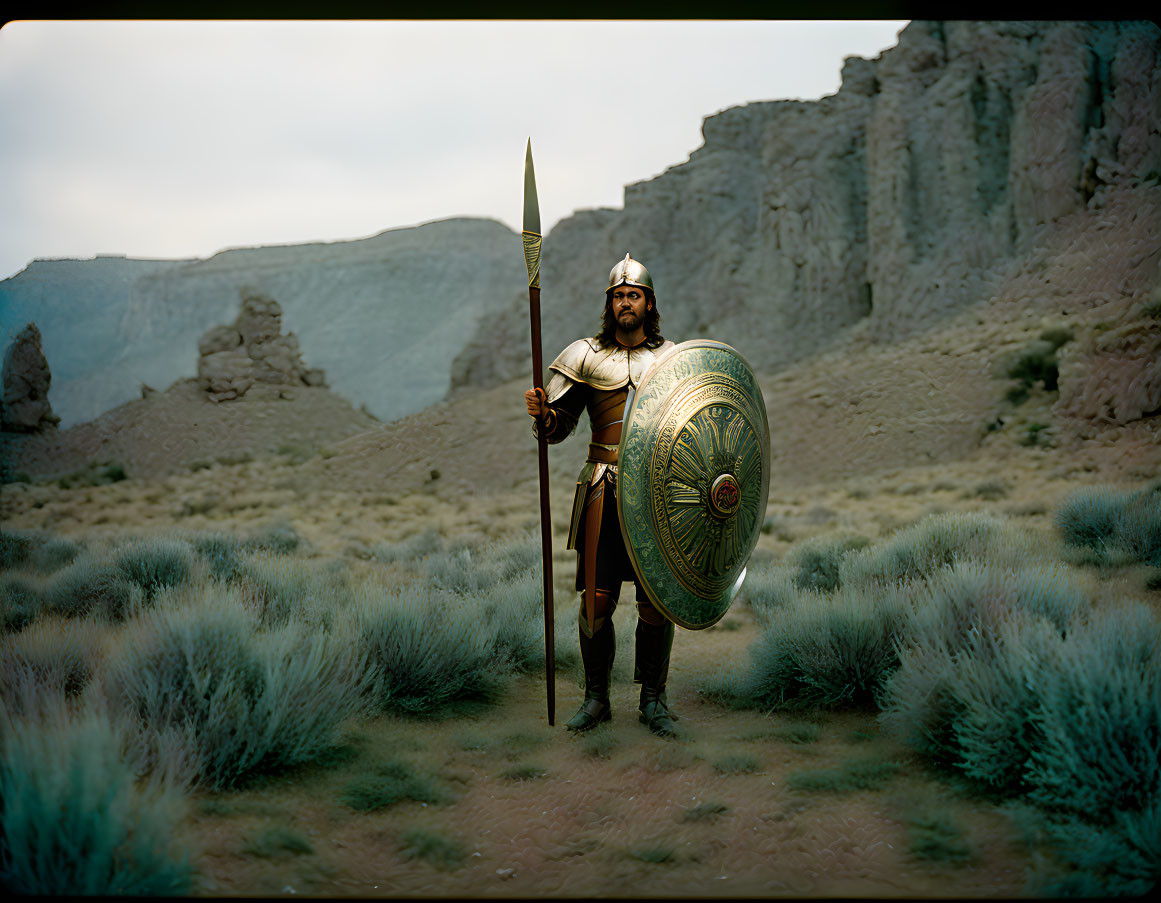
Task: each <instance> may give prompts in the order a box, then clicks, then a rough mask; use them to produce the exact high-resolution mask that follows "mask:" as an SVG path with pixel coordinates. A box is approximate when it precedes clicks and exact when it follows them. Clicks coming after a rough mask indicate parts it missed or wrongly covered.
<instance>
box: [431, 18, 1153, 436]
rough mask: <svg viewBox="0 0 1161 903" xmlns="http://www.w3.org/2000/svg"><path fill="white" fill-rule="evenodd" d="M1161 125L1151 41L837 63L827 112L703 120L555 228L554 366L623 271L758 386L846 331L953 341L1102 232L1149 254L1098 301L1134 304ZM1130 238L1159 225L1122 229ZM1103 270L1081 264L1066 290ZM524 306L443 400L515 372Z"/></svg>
mask: <svg viewBox="0 0 1161 903" xmlns="http://www.w3.org/2000/svg"><path fill="white" fill-rule="evenodd" d="M1159 123H1161V29H1158V27H1157V26H1156V25H1155V24H1152V23H1148V22H1076V21H1073V22H1014V21H1012V22H924V21H915V22H912V23H911V24H910V25H909V26H908V27H907V28H906V29H904V30H903V32H902V33H901V34H900V38H899V43H898V45H897V46H896V47H894V48H892V49H890V50H887V51H885V52H884V53H883V54H882V55H881V56H880V57H879V58H877V59H875V60H865V59H859V58H855V57H852V58H848V60H847V61H846V65H845V66H844V68H843V73H842V87H841V89H840V90H839V91H838V92H837V93H836V94H834V95H832V96H829V97H824V98H822V99H821V100H818V101H813V102H802V101H775V102H766V103H751V104H747V105H745V106H742V107H735V108H733V109H729V110H725V111H724V112H721V113H718V114H716V115H714V116H710V117H707V118H706V120H705V122H704V124H703V128H702V133H703V136H704V144H703V145H702V146H701V147H700V148H698V149H697V150H696V151H694V152H693V153H692V154H691V155H690V158H689V161H688V162H686V163H683V164H681V165H678V166H674V167H672V168H670V169H669V170H667V171H666V172H664V173H662V174H661V175H659V176H657V177H656V178H653V179H650V180H648V181H645V182H641V183H637V184H635V185H629V186H627V187H626V189H625V203H624V209H623V210H607V209H606V210H593V211H582V212H579V213H577V214H575V215H574V216H572V217H569V218H568V219H565V220H563V221H561V222H560V223H559V224H558V225H557V226H556V227H554V228H553V229H552V231H551V232H550V233H549V235H547V236H546V237H545V240H544V255H543V259H542V263H541V275H542V284H543V286H544V291H545V294H544V298H545V301H544V304H545V315H544V329H543V341H544V353H545V355H546V359H547V360H551V359H552V356H553V355H555V354H556V353H557V351H558V350H559V349H561V348H563V347H564V346H565V345H566V344H567V343H568V342H569V341H571V340H572V339H573V338H575V337H576V336H578V335H586V334H588V335H591V334H593V333H594V332H595V331H596V329H597V327H598V320H599V316H600V311H601V307H602V304H603V298H602V293H603V290H604V285H603V284H602V277H603V276H604V274H605V273H607V272H608V270H609V267H610V266H611V265H612V263H613V262H614V261H616V260H618V259H619V258H621V257H622V256H624V254H625V252H626V251H631V252H632V253H633V256H634V257H636V258H638V259H640V260H641V261H643V262H644V263H645V264H646V265H647V266H648V267H649V269H650V272H651V273H652V275H653V278H654V281H655V283H656V286H657V296H658V308H659V310H660V312H661V316H662V331H663V332H664V334H665V335H666V336H667V337H668V338H672V339H675V340H678V341H680V340H683V339H691V338H698V337H701V336H710V337H713V338H718V339H721V340H722V341H726V342H729V343H730V344H733V345H735V346H736V347H738V348H739V349H742V350H743V351H744V353H745V355H746V356H747V357H748V358H749V359H750V361H751V363H752V364H753V365H754V366H755V368H757V369H758V370H759V371H771V370H776V369H778V368H780V367H782V366H784V365H786V364H789V363H791V362H794V361H796V360H800V359H803V358H805V357H808V356H811V355H813V354H816V353H819V352H820V351H823V350H825V349H826V348H827V347H828V346H832V345H833V344H834V343H836V342H839V341H841V340H842V339H843V337H844V335H845V332H844V329H845V328H846V327H850V326H853V325H856V324H858V325H859V327H860V334H861V335H862V336H864V337H866V338H867V339H869V340H871V341H873V342H879V343H886V342H895V341H898V340H900V339H905V338H907V337H909V336H914V335H916V334H918V333H919V332H921V331H923V330H925V329H928V328H930V327H932V326H936V325H938V324H940V323H942V322H945V321H946V320H947V319H948V318H949V317H950V316H952V315H955V314H957V313H959V312H960V311H962V310H964V309H965V308H967V307H968V306H970V305H973V304H976V303H982V302H988V301H989V299H991V298H993V297H995V296H996V295H997V294H998V293H1001V292H1002V291H1003V290H1004V289H1003V286H1005V285H1006V284H1008V282H1009V281H1010V280H1012V279H1013V278H1017V277H1021V276H1022V275H1024V274H1025V273H1026V272H1027V271H1028V267H1029V266H1030V265H1031V264H1030V261H1033V260H1036V259H1039V257H1042V256H1043V251H1044V250H1045V249H1046V248H1049V247H1058V246H1060V244H1061V241H1060V235H1061V233H1062V232H1067V231H1068V230H1074V229H1080V230H1082V231H1083V230H1090V229H1094V228H1107V230H1108V231H1107V233H1106V235H1107V241H1108V243H1109V245H1110V246H1111V247H1113V248H1114V249H1117V248H1119V245H1120V244H1123V243H1124V242H1123V240H1122V238H1121V236H1122V235H1124V234H1125V232H1126V231H1131V232H1132V233H1133V234H1137V233H1139V232H1140V233H1143V234H1145V235H1147V236H1149V238H1148V239H1147V245H1148V246H1145V247H1137V248H1134V249H1132V250H1131V252H1127V253H1125V254H1123V255H1122V254H1120V253H1119V251H1118V252H1117V253H1116V254H1114V255H1112V256H1111V258H1110V259H1112V258H1115V259H1116V260H1117V261H1118V264H1117V265H1118V266H1121V265H1123V266H1122V267H1121V268H1120V269H1118V270H1116V271H1115V272H1113V271H1112V270H1111V269H1110V272H1109V277H1110V278H1109V280H1108V281H1109V283H1110V294H1109V295H1108V296H1107V297H1105V298H1104V299H1103V302H1108V303H1110V304H1114V305H1129V306H1132V305H1134V304H1136V305H1139V304H1140V303H1143V301H1144V298H1145V296H1146V295H1147V294H1148V292H1149V291H1151V290H1152V287H1153V285H1154V284H1155V280H1156V278H1157V275H1158V263H1159V261H1161V254H1159V252H1161V217H1158V215H1157V206H1156V204H1155V203H1154V202H1153V201H1152V200H1150V199H1151V198H1155V196H1156V194H1157V192H1158V191H1159V190H1161V189H1159V188H1158V179H1159V178H1161V125H1159ZM1125 217H1130V218H1131V217H1137V218H1138V219H1139V218H1141V217H1148V218H1150V219H1151V223H1149V224H1146V227H1145V228H1143V229H1141V228H1138V227H1140V226H1141V223H1139V222H1137V223H1135V225H1134V227H1133V229H1132V230H1126V229H1124V228H1122V227H1123V226H1125V225H1127V223H1128V221H1127V220H1125V219H1124V218H1125ZM1134 240H1135V239H1134ZM1104 265H1105V264H1104V263H1103V262H1102V261H1101V260H1099V259H1098V260H1094V259H1090V258H1088V257H1085V258H1083V259H1082V258H1080V257H1077V259H1076V260H1075V261H1074V265H1070V266H1066V267H1063V270H1062V271H1063V272H1071V273H1072V274H1073V275H1075V273H1076V272H1077V271H1080V270H1083V269H1084V268H1086V267H1087V268H1092V267H1098V268H1099V267H1102V266H1104ZM1070 267H1071V268H1070ZM1035 290H1036V291H1041V292H1043V291H1049V292H1051V290H1052V289H1051V287H1045V286H1043V285H1042V284H1039V285H1038V286H1037V288H1036V289H1035ZM1103 302H1102V303H1103ZM519 303H520V302H519V301H518V300H517V301H514V302H513V304H512V305H511V308H510V310H509V312H508V314H507V315H505V316H500V317H495V318H492V319H490V320H488V321H487V322H485V323H484V324H483V326H482V329H481V331H480V332H479V333H478V335H477V336H476V337H475V338H474V339H473V340H472V341H471V342H470V343H469V345H468V346H467V348H466V349H465V350H464V351H463V352H462V353H461V354H460V355H459V357H458V358H457V359H456V361H455V363H454V365H453V385H454V386H468V385H487V384H490V383H494V382H497V381H501V380H506V379H514V378H517V377H519V376H521V375H522V374H524V373H525V372H526V370H527V361H526V357H527V348H526V344H527V325H526V323H525V319H526V316H525V315H524V314H523V313H522V311H521V310H520V308H519ZM1110 340H1112V339H1111V338H1110ZM1125 341H1126V342H1128V339H1126V340H1125ZM1141 342H1143V343H1144V344H1141V343H1140V342H1137V340H1136V339H1134V340H1133V342H1132V343H1129V344H1126V345H1125V349H1124V354H1123V355H1120V352H1117V355H1120V359H1122V360H1123V367H1124V368H1125V370H1126V375H1125V377H1124V378H1123V379H1121V378H1118V379H1117V380H1115V381H1114V382H1115V383H1116V385H1117V386H1121V385H1122V384H1123V385H1124V387H1125V388H1124V392H1127V393H1129V395H1133V399H1135V400H1133V399H1130V398H1129V396H1128V395H1125V396H1124V397H1123V398H1120V400H1118V401H1115V402H1109V403H1110V404H1112V407H1113V409H1116V410H1118V411H1121V410H1123V411H1125V412H1129V411H1133V410H1136V409H1138V408H1141V407H1142V406H1144V408H1145V409H1146V410H1148V405H1150V404H1152V403H1153V402H1152V401H1151V398H1152V395H1151V394H1150V392H1151V391H1152V390H1149V391H1145V390H1143V389H1141V390H1139V389H1138V388H1136V387H1138V386H1140V385H1144V384H1148V385H1152V383H1151V382H1149V379H1150V378H1149V377H1147V376H1145V375H1143V374H1144V371H1145V370H1147V369H1148V367H1149V366H1153V365H1152V364H1150V363H1148V361H1149V356H1150V354H1152V351H1151V350H1150V349H1151V348H1152V346H1151V345H1150V344H1149V342H1148V340H1147V339H1142V340H1141ZM1130 345H1131V347H1130ZM1094 354H1099V352H1098V351H1096V350H1095V349H1094ZM1117 355H1113V357H1116V356H1117ZM1107 356H1108V355H1106V357H1107ZM1110 359H1111V358H1110ZM1154 360H1155V358H1154ZM1129 361H1134V362H1136V363H1129ZM1129 370H1132V373H1133V375H1131V376H1130V375H1128V374H1129ZM1068 377H1069V378H1074V375H1073V374H1071V373H1070V374H1068ZM1063 378H1064V375H1062V379H1063ZM1091 378H1092V379H1093V380H1098V381H1100V380H1103V379H1104V376H1103V375H1101V374H1093V375H1092V377H1091ZM1086 379H1088V377H1086ZM1142 380H1143V381H1144V382H1142ZM1102 385H1104V383H1103V382H1102ZM1130 386H1132V387H1134V388H1132V389H1130V388H1129V387H1130ZM1106 388H1107V389H1108V391H1111V392H1114V393H1116V394H1118V397H1119V396H1120V394H1121V389H1114V388H1113V385H1112V383H1110V384H1109V385H1108V386H1107V387H1106ZM1065 391H1071V390H1066V388H1065V387H1064V386H1063V385H1062V392H1065ZM1083 391H1084V390H1082V389H1077V392H1080V393H1082V394H1083ZM1140 392H1144V394H1143V395H1141V397H1140V398H1139V399H1137V398H1136V394H1140ZM1134 393H1136V394H1134ZM1117 416H1122V415H1117ZM1125 416H1127V414H1126V415H1125Z"/></svg>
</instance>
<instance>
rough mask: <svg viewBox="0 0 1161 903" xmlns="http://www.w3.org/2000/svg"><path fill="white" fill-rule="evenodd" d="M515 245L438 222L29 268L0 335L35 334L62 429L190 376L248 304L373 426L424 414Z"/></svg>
mask: <svg viewBox="0 0 1161 903" xmlns="http://www.w3.org/2000/svg"><path fill="white" fill-rule="evenodd" d="M519 248H520V239H519V236H516V235H514V234H513V233H512V232H511V230H509V229H508V228H507V227H505V226H503V225H501V224H500V223H497V222H494V221H490V220H468V219H452V220H445V221H441V222H434V223H428V224H426V225H423V226H417V227H414V228H407V229H394V230H389V231H387V232H383V233H380V234H379V235H375V236H373V237H371V238H367V239H362V240H359V241H346V242H331V243H321V244H301V245H285V246H272V247H261V248H243V249H235V250H228V251H223V252H221V253H219V254H215V255H214V256H213V257H211V258H209V259H207V260H192V261H138V260H127V259H124V258H108V257H102V258H98V259H96V260H92V261H78V260H69V261H33V262H32V263H31V264H30V265H29V266H28V267H26V268H25V269H24V270H23V271H21V272H20V273H18V274H17V275H16V276H13V277H12V278H10V279H6V280H4V281H3V282H0V334H4V335H8V334H9V333H11V334H13V335H14V334H15V333H16V332H18V331H19V330H20V329H21V328H23V326H24V325H25V323H27V322H29V321H35V322H36V323H37V325H38V327H39V328H40V330H41V333H42V335H43V337H44V348H45V353H46V356H47V357H48V362H49V366H50V367H51V368H52V371H53V386H52V405H53V409H54V410H55V411H56V412H57V413H58V414H59V415H60V417H61V421H62V426H66V427H67V426H71V425H73V424H76V423H79V422H83V421H86V420H90V419H92V418H93V417H96V416H97V415H99V414H101V413H103V412H104V411H107V410H109V409H110V408H112V407H114V406H116V405H119V404H122V403H124V402H127V401H129V400H131V399H133V398H136V397H137V396H138V395H139V394H140V389H141V384H142V383H146V384H148V385H150V386H153V387H155V388H158V389H162V388H165V387H167V386H169V385H170V384H171V383H173V382H174V381H175V380H178V379H183V378H188V377H192V376H193V375H194V372H195V365H196V362H197V351H196V341H197V337H198V336H199V335H201V334H202V332H204V331H205V330H206V329H207V328H208V327H210V326H212V325H214V324H215V323H219V322H221V321H222V320H223V319H224V318H226V317H227V315H228V314H230V313H231V312H232V311H233V310H234V309H235V308H236V307H237V304H238V300H239V296H240V294H243V293H245V292H247V291H257V292H260V293H262V294H266V295H269V296H270V297H273V298H275V299H276V300H277V301H278V302H279V303H280V304H281V305H282V309H283V311H284V314H285V318H286V322H287V326H288V328H290V329H292V330H293V331H294V332H295V333H296V334H297V335H298V337H299V340H300V341H301V344H302V350H303V352H304V354H305V355H306V356H307V358H308V359H309V360H311V361H312V363H313V364H314V366H318V367H322V368H323V369H325V370H326V371H327V373H328V375H329V378H330V381H331V385H332V386H333V387H334V389H335V391H337V392H339V393H340V394H342V395H343V396H344V397H346V398H348V399H350V400H351V401H353V402H354V403H355V404H356V405H366V406H367V408H368V409H369V410H370V411H371V412H372V413H374V414H375V416H377V417H379V418H381V419H393V418H396V417H401V416H403V415H404V414H408V413H411V412H412V411H417V410H420V409H422V408H424V407H425V406H427V405H429V404H431V403H433V402H434V401H437V400H438V399H439V398H440V397H442V396H443V394H444V393H445V392H446V391H447V389H448V387H449V384H450V376H449V373H450V361H451V360H452V358H454V357H455V355H456V354H457V353H458V352H459V351H460V350H461V349H462V347H463V344H464V342H465V341H466V339H467V335H468V334H470V333H471V331H472V330H473V329H474V328H475V325H476V322H477V320H479V319H480V318H481V317H484V316H486V315H488V314H489V313H494V312H495V311H496V310H498V309H499V308H500V307H501V306H502V305H503V303H505V302H506V301H507V300H508V299H509V297H510V296H512V295H513V294H517V293H519V290H520V287H521V286H522V285H523V284H524V281H525V277H524V265H523V263H522V259H521V256H520V251H519Z"/></svg>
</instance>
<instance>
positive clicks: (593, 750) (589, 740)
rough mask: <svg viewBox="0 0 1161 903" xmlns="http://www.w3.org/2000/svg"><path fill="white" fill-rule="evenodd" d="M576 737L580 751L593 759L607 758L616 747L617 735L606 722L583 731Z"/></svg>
mask: <svg viewBox="0 0 1161 903" xmlns="http://www.w3.org/2000/svg"><path fill="white" fill-rule="evenodd" d="M577 739H578V740H579V742H580V748H581V752H583V753H584V754H585V755H586V756H592V757H593V758H594V759H609V758H611V757H612V755H613V753H614V752H615V751H616V749H617V735H616V734H614V733H613V732H612V730H610V729H609V727H608V725H607V724H606V725H601V726H598V727H596V728H594V729H593V730H590V731H585V732H584V733H582V734H581V735H580V736H579V737H578V738H577Z"/></svg>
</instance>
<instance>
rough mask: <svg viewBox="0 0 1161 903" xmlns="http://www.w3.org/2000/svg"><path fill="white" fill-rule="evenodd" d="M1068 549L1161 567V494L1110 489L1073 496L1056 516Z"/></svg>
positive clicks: (1152, 489) (1093, 489) (1091, 489)
mask: <svg viewBox="0 0 1161 903" xmlns="http://www.w3.org/2000/svg"><path fill="white" fill-rule="evenodd" d="M1056 526H1057V529H1058V530H1059V531H1060V534H1061V537H1062V538H1063V540H1064V542H1065V544H1066V545H1069V546H1075V547H1082V548H1089V549H1092V550H1094V551H1096V552H1097V553H1098V555H1099V556H1100V557H1101V558H1104V557H1106V556H1107V555H1108V553H1109V552H1111V551H1119V552H1122V553H1124V554H1125V555H1126V556H1127V557H1129V558H1130V559H1132V560H1135V561H1140V562H1143V563H1145V564H1152V565H1154V566H1159V565H1161V491H1158V489H1157V488H1156V487H1155V486H1149V487H1146V488H1144V489H1141V490H1137V491H1118V490H1115V489H1112V488H1110V487H1107V486H1096V487H1089V488H1087V489H1081V490H1079V491H1077V492H1074V493H1072V494H1071V495H1070V496H1068V498H1067V499H1066V500H1065V501H1064V503H1063V504H1062V505H1061V506H1060V508H1059V509H1058V510H1057V512H1056Z"/></svg>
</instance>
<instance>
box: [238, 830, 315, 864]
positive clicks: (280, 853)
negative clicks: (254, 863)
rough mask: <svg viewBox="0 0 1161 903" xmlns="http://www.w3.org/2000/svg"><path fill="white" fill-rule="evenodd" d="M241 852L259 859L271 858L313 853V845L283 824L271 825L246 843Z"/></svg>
mask: <svg viewBox="0 0 1161 903" xmlns="http://www.w3.org/2000/svg"><path fill="white" fill-rule="evenodd" d="M242 852H243V853H245V854H246V855H248V856H257V857H259V858H260V859H272V858H275V857H285V856H302V855H303V854H305V853H313V852H314V847H312V846H311V844H310V841H309V840H307V839H306V838H305V837H303V836H302V835H301V834H299V833H298V832H297V831H292V830H291V829H290V828H287V827H284V826H283V825H273V826H271V827H269V828H266V829H265V830H264V831H262V833H260V834H258V835H257V836H256V837H254V838H253V839H252V840H251V841H250V842H249V843H247V844H246V846H245V847H244V848H243V850H242Z"/></svg>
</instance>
